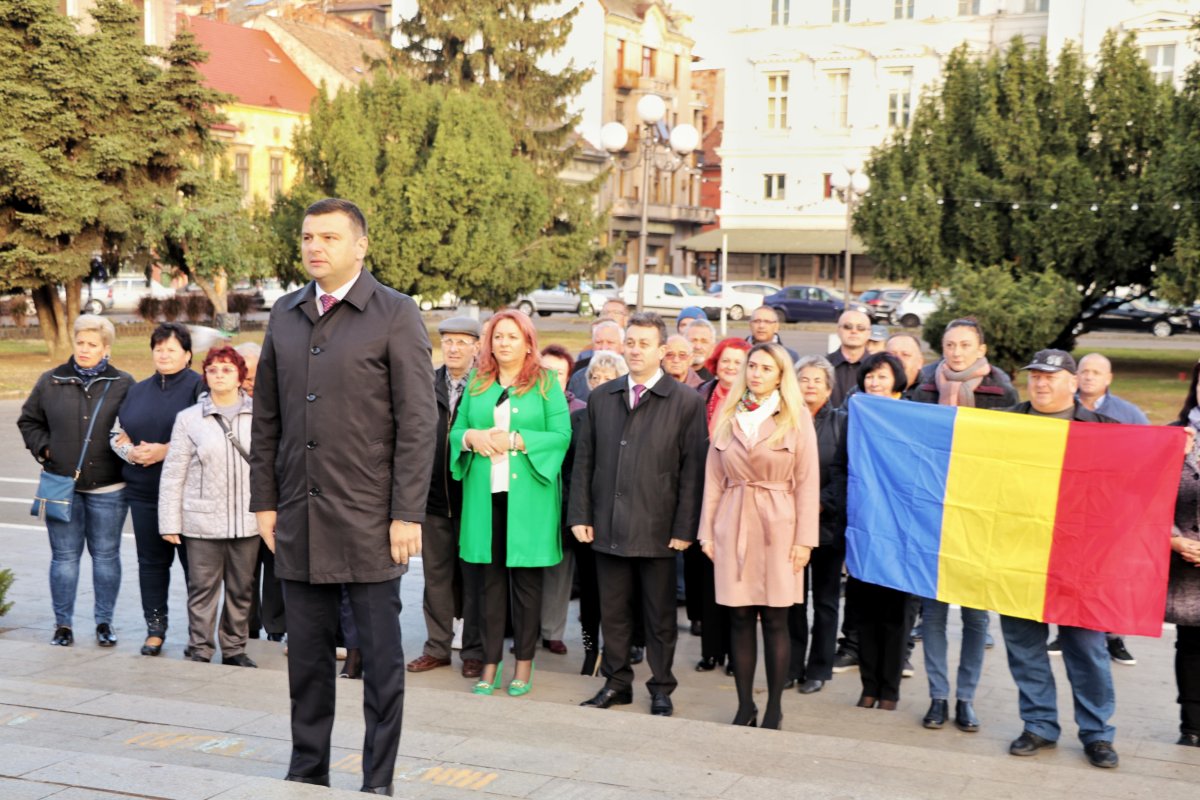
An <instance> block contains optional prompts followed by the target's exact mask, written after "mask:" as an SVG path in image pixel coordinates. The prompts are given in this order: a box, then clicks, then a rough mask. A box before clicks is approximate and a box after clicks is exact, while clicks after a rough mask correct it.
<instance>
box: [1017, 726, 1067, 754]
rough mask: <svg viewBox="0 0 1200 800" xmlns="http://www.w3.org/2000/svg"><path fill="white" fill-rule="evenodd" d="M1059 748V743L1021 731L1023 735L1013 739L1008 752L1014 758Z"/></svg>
mask: <svg viewBox="0 0 1200 800" xmlns="http://www.w3.org/2000/svg"><path fill="white" fill-rule="evenodd" d="M1057 746H1058V742H1052V741H1050V740H1049V739H1043V738H1042V737H1041V736H1038V735H1037V734H1036V733H1030V732H1029V731H1021V735H1020V736H1018V737H1017V738H1016V739H1013V743H1012V744H1010V745H1009V746H1008V752H1009V753H1011V754H1013V755H1014V756H1031V755H1034V754H1035V753H1037V751H1039V750H1049V749H1050V748H1052V747H1057Z"/></svg>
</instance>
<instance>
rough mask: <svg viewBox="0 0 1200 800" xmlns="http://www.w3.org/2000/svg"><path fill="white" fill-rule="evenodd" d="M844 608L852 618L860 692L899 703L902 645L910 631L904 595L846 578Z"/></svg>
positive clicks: (903, 647)
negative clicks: (849, 610)
mask: <svg viewBox="0 0 1200 800" xmlns="http://www.w3.org/2000/svg"><path fill="white" fill-rule="evenodd" d="M846 607H847V608H849V609H852V611H853V613H854V615H855V619H854V620H852V622H854V627H855V629H856V630H857V631H858V661H859V667H858V668H859V676H860V677H861V678H862V687H863V688H862V693H863V694H864V695H866V696H869V697H876V698H879V699H880V700H899V699H900V678H901V672H902V671H903V669H904V659H905V653H906V645H907V643H908V635H909V633H910V632H911V630H912V622H911V621H910V618H909V616H908V594H906V593H905V592H900V591H897V590H895V589H889V588H888V587H886V586H877V585H876V584H873V583H864V582H863V581H860V580H858V579H857V578H849V579H848V581H847V583H846Z"/></svg>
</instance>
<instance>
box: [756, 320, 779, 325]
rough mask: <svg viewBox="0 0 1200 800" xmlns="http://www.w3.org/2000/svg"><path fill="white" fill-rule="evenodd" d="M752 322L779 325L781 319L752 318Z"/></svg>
mask: <svg viewBox="0 0 1200 800" xmlns="http://www.w3.org/2000/svg"><path fill="white" fill-rule="evenodd" d="M750 324H751V325H778V324H779V320H777V319H752V320H750Z"/></svg>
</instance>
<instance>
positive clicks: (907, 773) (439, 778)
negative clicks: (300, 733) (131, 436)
mask: <svg viewBox="0 0 1200 800" xmlns="http://www.w3.org/2000/svg"><path fill="white" fill-rule="evenodd" d="M18 410H19V402H18V401H14V400H4V401H0V453H3V454H4V457H3V458H2V459H0V566H3V567H8V568H10V569H12V570H13V571H14V572H15V574H16V577H17V580H16V583H15V585H14V586H13V589H12V590H11V592H10V594H9V599H10V600H12V601H13V602H14V606H13V608H12V610H11V611H10V612H9V614H8V615H7V616H5V617H3V618H0V800H37V799H39V798H49V797H53V798H55V799H56V800H85V799H86V800H92V799H94V798H116V797H137V798H164V799H169V800H204V799H206V798H220V800H275V799H276V798H295V799H296V800H303V799H306V798H314V799H315V798H333V797H341V796H347V797H348V796H349V795H342V794H341V790H345V791H351V792H353V791H355V790H357V788H358V787H359V785H360V773H359V759H360V754H361V742H362V736H363V726H362V717H361V711H360V709H361V702H362V697H361V692H362V684H361V683H360V682H357V681H339V683H338V689H339V697H338V706H339V708H338V723H337V725H336V727H335V729H334V746H335V748H334V754H333V760H334V763H333V778H332V780H333V784H334V789H333V790H329V789H322V788H317V787H308V786H301V785H297V784H291V783H284V782H283V781H281V780H279V779H280V778H281V777H282V776H283V775H284V773H285V772H286V768H287V760H288V753H289V740H288V697H287V683H286V674H285V672H284V670H285V669H286V666H287V660H286V657H285V656H284V655H283V648H282V646H281V645H278V644H274V643H271V642H267V641H265V640H263V641H252V642H251V643H250V648H249V652H250V655H251V656H252V657H253V658H254V659H255V660H257V661H258V663H259V665H260V669H257V670H250V669H240V668H237V667H225V666H221V665H219V664H198V663H192V662H188V661H184V660H182V649H183V645H184V641H185V638H186V634H185V631H184V629H183V628H184V622H183V621H184V592H183V588H182V580H181V578H182V575H181V573H179V572H178V567H176V570H177V572H176V580H175V581H174V583H173V588H172V599H171V603H172V605H171V608H172V620H173V623H174V625H173V627H172V628H171V631H170V633H169V635H168V641H167V647H166V649H165V650H164V653H163V655H162V656H161V657H159V658H145V657H143V656H141V655H139V654H138V649H139V647H140V645H141V639H142V635H143V634H144V627H143V626H142V624H141V620H140V605H139V602H138V589H137V565H136V557H135V551H134V544H133V539H132V534H131V532H130V529H129V528H128V526H127V534H126V538H125V540H124V542H123V546H122V564H123V569H124V578H123V584H122V589H121V596H120V598H119V601H118V607H117V612H118V613H117V619H116V623H115V627H116V629H117V632H118V635H119V636H120V637H121V638H120V644H119V645H118V646H117V647H116V648H114V649H111V650H103V649H100V648H99V647H97V646H96V645H95V643H94V639H93V638H92V636H91V629H92V625H91V608H92V591H91V581H90V562H89V561H88V559H87V557H86V556H85V557H84V564H83V569H82V574H83V578H82V580H81V584H80V589H79V600H78V604H77V608H76V620H75V630H76V635H77V643H76V645H75V646H74V647H73V648H56V647H51V646H50V645H49V644H48V641H49V638H50V635H51V632H52V628H53V616H52V614H51V611H50V601H49V597H48V588H47V578H46V574H47V568H48V563H49V548H48V545H47V542H46V535H45V531H44V529H43V528H42V527H41V526H40V525H38V524H37V522H36V520H34V519H33V518H31V517H29V516H28V500H27V499H26V498H28V497H30V495H31V493H32V491H33V487H34V483H33V482H34V479H35V478H36V474H37V469H36V464H35V463H34V462H33V460H32V459H31V458H29V456H28V454H27V453H26V452H25V450H24V448H23V447H22V446H21V444H20V439H19V436H18V434H17V430H16V426H15V424H14V422H15V419H16V416H17V413H18ZM421 586H422V577H421V570H420V565H419V562H418V563H417V564H416V565H415V568H414V569H412V570H411V571H410V573H409V575H408V576H407V577H406V578H405V579H404V581H403V600H404V606H405V610H404V614H403V626H404V632H405V639H404V647H405V653H406V656H408V657H409V658H411V657H413V656H415V655H417V654H419V653H420V649H421V643H422V641H423V638H424V624H423V621H422V617H421V612H420V597H421ZM575 616H576V614H575V608H574V606H573V607H572V614H571V618H570V624H569V626H568V638H567V644H568V646H569V647H570V649H571V652H570V654H569V655H567V656H555V655H551V654H550V653H549V652H547V651H544V650H543V651H541V652H540V653H539V656H538V660H537V673H536V676H535V685H534V690H533V692H532V693H531V694H530V695H529V696H527V697H523V698H510V697H508V696H507V695H498V696H494V697H476V696H474V695H472V694H471V693H470V692H469V687H470V682H469V681H467V680H465V679H463V678H462V677H461V676H460V675H459V673H458V661H457V658H456V660H455V665H454V667H453V668H452V669H439V670H435V671H433V672H429V673H424V674H421V675H417V676H411V675H410V676H409V681H408V693H407V699H406V704H405V711H406V715H405V725H404V736H403V739H402V740H401V743H400V758H399V761H398V763H397V782H396V795H397V796H398V797H414V798H415V797H420V798H467V797H485V796H501V797H528V798H531V799H533V800H553V799H555V798H603V799H607V798H614V799H620V798H668V797H680V798H683V797H687V798H730V799H731V800H735V799H738V798H746V799H747V800H765V799H766V798H772V799H773V798H810V797H811V798H970V799H971V800H976V799H978V800H985V799H988V798H1015V799H1018V800H1042V799H1043V798H1068V797H1069V798H1079V797H1099V798H1118V797H1120V798H1148V799H1150V798H1152V799H1153V800H1174V799H1175V798H1179V799H1180V800H1182V799H1183V798H1188V800H1191V799H1192V798H1194V797H1195V796H1196V793H1197V791H1198V787H1200V750H1197V749H1193V748H1184V747H1179V746H1176V745H1175V744H1174V741H1175V738H1176V737H1177V735H1178V734H1177V724H1178V707H1177V706H1176V704H1175V688H1174V686H1175V684H1174V676H1173V672H1172V661H1173V654H1174V637H1175V633H1174V631H1173V630H1170V629H1168V630H1166V631H1164V636H1163V638H1161V639H1146V638H1131V639H1129V640H1128V645H1129V648H1130V650H1132V651H1133V653H1134V655H1136V656H1137V658H1138V664H1137V666H1134V667H1125V666H1120V665H1114V666H1113V674H1114V678H1115V681H1116V687H1117V715H1116V718H1115V724H1116V726H1117V741H1116V747H1117V750H1118V752H1119V753H1120V755H1121V766H1120V768H1119V769H1117V770H1115V771H1106V770H1098V769H1094V768H1092V767H1090V766H1089V765H1088V764H1087V762H1086V761H1085V759H1084V756H1083V751H1082V748H1081V746H1080V744H1079V742H1078V740H1077V739H1076V738H1075V727H1074V723H1073V721H1072V720H1071V710H1070V709H1071V702H1070V695H1069V693H1068V692H1067V690H1066V680H1065V673H1064V672H1063V669H1062V664H1061V662H1058V663H1056V665H1055V672H1056V676H1057V677H1058V679H1059V689H1060V690H1059V705H1060V710H1062V712H1063V722H1064V735H1063V738H1062V740H1061V741H1060V744H1059V747H1058V749H1057V750H1053V751H1049V752H1045V753H1042V754H1039V755H1038V756H1036V757H1034V758H1014V757H1012V756H1009V755H1008V754H1007V745H1008V742H1009V741H1010V740H1011V739H1013V738H1014V737H1015V736H1016V735H1017V734H1019V733H1020V730H1021V724H1020V720H1019V719H1018V718H1017V711H1016V705H1017V702H1016V689H1015V687H1014V685H1013V683H1012V680H1011V678H1010V677H1009V675H1008V670H1007V667H1006V665H1005V662H1004V646H1003V642H1002V641H1001V640H1000V636H999V625H998V623H997V622H996V621H995V620H993V623H992V633H993V635H994V636H995V637H996V639H997V645H996V647H995V649H993V650H990V651H989V652H988V654H987V660H986V666H985V672H984V676H983V681H982V684H981V686H980V692H979V696H978V698H977V702H976V708H977V710H978V713H979V716H980V718H981V720H982V722H983V728H982V730H981V731H980V732H979V733H977V734H966V733H961V732H959V731H957V730H956V729H954V728H953V727H952V726H947V727H946V728H945V729H943V730H941V731H927V730H924V729H923V728H921V726H920V719H921V717H922V716H923V714H924V712H925V709H926V707H927V706H928V696H927V692H926V684H925V678H924V673H923V670H922V669H921V650H920V645H918V647H917V651H916V653H915V654H914V664H915V666H916V668H917V674H916V676H915V677H913V678H911V679H909V680H906V681H904V685H903V689H902V691H903V696H902V699H901V702H900V708H899V710H898V711H896V712H886V711H879V710H867V709H858V708H854V707H853V706H854V701H855V700H856V699H857V697H858V694H859V688H860V687H859V681H858V675H857V673H856V672H850V673H846V674H843V675H838V676H835V678H834V680H833V681H832V682H831V683H829V684H827V686H826V688H825V690H823V691H822V692H819V693H817V694H814V695H810V696H801V695H799V694H797V693H795V692H789V693H788V694H787V695H786V697H785V699H784V722H783V725H784V730H783V731H782V732H773V731H763V730H758V729H745V728H733V727H731V726H730V725H729V724H728V721H729V720H730V719H732V717H733V713H734V710H735V707H736V697H735V693H734V688H733V680H732V678H729V677H727V676H725V675H724V673H723V672H721V671H719V670H718V671H716V672H711V673H697V672H694V671H693V669H692V667H693V665H694V664H695V662H696V661H697V660H698V659H699V656H700V644H699V639H698V638H696V637H693V636H691V635H689V634H688V633H687V631H686V628H685V625H686V619H684V615H683V613H682V609H680V620H681V629H680V647H679V650H678V654H677V657H676V672H677V675H678V676H679V678H680V687H679V690H678V691H677V692H676V694H675V696H674V698H675V703H676V715H675V716H674V717H672V718H669V719H667V718H659V717H651V716H650V715H649V709H648V697H647V696H646V694H645V692H644V691H643V690H642V689H641V687H640V685H639V687H638V692H637V694H636V702H635V704H634V705H632V706H626V707H621V708H616V709H612V710H608V711H598V710H594V709H584V708H579V707H578V703H579V702H580V701H582V700H584V699H586V698H587V697H589V696H591V695H592V694H593V693H594V692H595V691H596V690H597V689H598V688H599V687H600V681H599V680H598V679H593V678H585V677H581V676H579V675H578V674H577V673H578V670H579V664H580V661H581V659H582V647H581V645H580V642H579V626H578V622H577V621H576V619H575ZM951 622H952V630H951V637H952V640H953V641H952V646H951V650H952V651H954V650H955V648H956V642H957V637H958V626H957V621H956V620H955V619H954V614H952V615H951ZM952 663H954V662H953V659H952ZM635 669H636V670H637V671H638V680H639V682H640V681H643V680H645V678H646V677H647V671H646V669H645V668H644V667H637V668H635ZM760 671H761V667H760ZM759 678H760V680H759V686H758V689H759V690H760V691H763V692H765V683H764V682H763V680H762V676H761V674H760V676H759ZM764 700H765V698H764ZM764 700H760V701H759V707H760V708H761V707H762V706H763V704H764Z"/></svg>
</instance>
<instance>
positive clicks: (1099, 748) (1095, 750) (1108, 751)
mask: <svg viewBox="0 0 1200 800" xmlns="http://www.w3.org/2000/svg"><path fill="white" fill-rule="evenodd" d="M1083 752H1084V753H1085V754H1086V755H1087V760H1088V763H1089V764H1091V765H1092V766H1093V767H1100V768H1101V769H1112V768H1114V767H1116V766H1117V765H1118V764H1119V763H1121V760H1120V759H1119V758H1117V751H1116V750H1114V749H1113V746H1112V742H1092V743H1091V744H1085V745H1084V746H1083Z"/></svg>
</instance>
